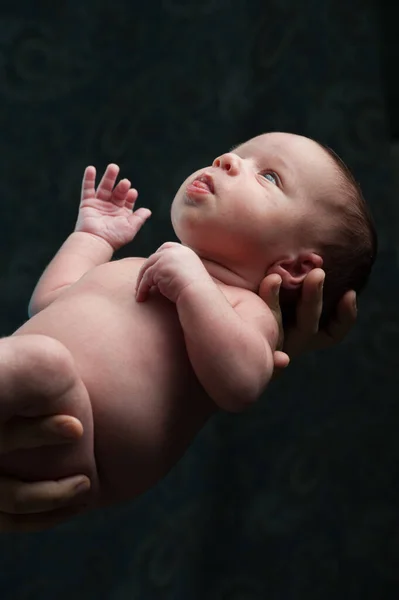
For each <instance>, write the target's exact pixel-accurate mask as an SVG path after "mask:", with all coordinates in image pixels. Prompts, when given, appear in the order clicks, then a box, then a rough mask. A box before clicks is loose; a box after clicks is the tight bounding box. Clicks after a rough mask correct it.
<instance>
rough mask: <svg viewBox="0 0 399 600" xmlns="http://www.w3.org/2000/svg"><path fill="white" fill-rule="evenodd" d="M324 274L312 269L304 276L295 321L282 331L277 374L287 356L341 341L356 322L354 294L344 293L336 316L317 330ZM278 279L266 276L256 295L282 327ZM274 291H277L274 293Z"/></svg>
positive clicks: (290, 356) (277, 358)
mask: <svg viewBox="0 0 399 600" xmlns="http://www.w3.org/2000/svg"><path fill="white" fill-rule="evenodd" d="M324 279H325V273H324V271H323V270H322V269H313V270H312V271H310V272H309V274H308V275H307V276H306V278H305V280H304V282H303V286H302V292H301V297H300V299H299V302H298V306H297V312H296V317H297V319H296V323H295V325H294V326H293V327H291V328H289V329H288V330H286V331H285V332H284V341H283V344H282V349H280V350H282V352H281V351H277V352H276V353H275V369H276V374H278V373H279V372H281V370H282V369H283V368H285V367H286V366H287V365H288V363H289V359H290V358H295V357H297V356H300V355H301V354H304V353H305V352H309V351H312V350H320V349H323V348H328V347H330V346H334V345H335V344H338V343H339V342H341V341H342V340H343V339H344V338H345V337H346V335H347V334H348V333H349V331H350V330H351V329H352V327H353V325H354V324H355V322H356V317H357V308H356V293H355V292H354V291H353V290H350V291H348V292H346V293H345V294H344V295H343V296H342V298H341V300H340V301H339V303H338V306H337V312H336V315H335V317H334V318H333V319H332V320H331V321H330V322H329V323H328V325H327V326H326V327H325V328H324V329H319V320H320V315H321V312H322V308H323V284H324ZM280 282H281V278H280V277H279V276H278V275H276V274H272V275H268V276H267V277H265V279H264V280H263V281H262V283H261V286H260V288H259V296H260V297H261V298H262V299H263V300H264V301H265V302H266V304H267V305H268V306H269V308H270V310H271V311H272V312H273V314H274V315H275V317H276V320H277V322H278V323H279V324H280V328H281V310H280V304H279V298H278V292H279V289H280V286H279V283H280ZM276 292H277V293H276Z"/></svg>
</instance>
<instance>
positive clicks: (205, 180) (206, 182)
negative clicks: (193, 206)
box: [191, 173, 215, 194]
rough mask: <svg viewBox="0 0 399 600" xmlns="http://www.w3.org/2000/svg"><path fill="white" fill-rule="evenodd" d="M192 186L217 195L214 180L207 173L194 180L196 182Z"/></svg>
mask: <svg viewBox="0 0 399 600" xmlns="http://www.w3.org/2000/svg"><path fill="white" fill-rule="evenodd" d="M191 185H193V186H194V187H197V188H199V189H202V190H206V191H208V192H210V193H211V194H214V193H215V186H214V184H213V179H212V177H211V176H210V175H208V174H207V173H203V174H202V175H200V176H199V177H197V178H196V179H194V181H193V183H192V184H191Z"/></svg>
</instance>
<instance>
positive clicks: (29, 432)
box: [0, 415, 83, 454]
mask: <svg viewBox="0 0 399 600" xmlns="http://www.w3.org/2000/svg"><path fill="white" fill-rule="evenodd" d="M82 435H83V426H82V424H81V422H80V421H79V420H78V419H76V418H75V417H70V416H68V415H55V416H51V417H44V418H42V417H31V418H24V417H16V418H14V419H11V420H10V421H7V422H6V423H4V424H2V425H1V427H0V454H5V453H7V452H13V451H15V450H24V449H27V448H39V447H41V446H53V445H58V444H68V443H73V442H74V441H77V440H78V439H79V438H81V437H82Z"/></svg>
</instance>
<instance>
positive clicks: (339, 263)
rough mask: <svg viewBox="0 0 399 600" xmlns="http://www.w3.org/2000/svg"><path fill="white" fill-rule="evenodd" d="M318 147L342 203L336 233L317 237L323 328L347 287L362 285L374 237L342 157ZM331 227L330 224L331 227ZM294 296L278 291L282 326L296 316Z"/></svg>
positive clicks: (373, 252) (374, 246)
mask: <svg viewBox="0 0 399 600" xmlns="http://www.w3.org/2000/svg"><path fill="white" fill-rule="evenodd" d="M316 143H318V144H319V146H321V147H322V148H323V149H324V150H325V151H326V152H327V153H328V155H329V156H330V158H331V159H332V160H333V161H334V163H335V166H336V169H337V175H338V186H339V193H341V194H342V195H343V197H344V198H345V199H346V202H344V203H343V206H342V213H341V216H340V217H339V218H338V220H337V224H336V235H335V236H334V235H332V236H331V237H330V238H329V239H326V240H325V241H323V239H321V240H320V243H319V245H320V254H321V256H322V258H323V269H324V271H325V273H326V278H325V283H324V291H323V312H322V315H321V319H320V327H324V326H325V325H326V324H327V323H328V322H329V321H330V319H331V318H332V317H333V316H334V313H335V311H336V307H337V303H338V301H339V300H340V299H341V297H342V296H343V294H344V293H345V292H346V291H348V290H355V292H356V294H357V295H358V294H359V293H360V292H361V291H362V290H363V289H364V287H365V286H366V284H367V281H368V279H369V276H370V273H371V269H372V267H373V264H374V262H375V259H376V255H377V249H378V240H377V232H376V229H375V225H374V222H373V218H372V216H371V212H370V210H369V208H368V206H367V204H366V202H365V200H364V197H363V194H362V190H361V188H360V185H359V184H358V182H357V181H356V179H355V178H354V176H353V174H352V173H351V171H350V170H349V168H348V167H347V166H346V164H345V163H344V162H343V160H342V159H341V158H340V157H339V156H338V155H337V154H336V153H335V152H334V151H333V150H331V148H329V147H328V146H324V145H323V144H320V143H319V142H316ZM333 228H334V226H333ZM297 298H298V295H297V294H296V295H295V297H294V296H293V295H290V294H285V293H284V290H282V292H281V310H282V314H283V323H284V325H285V326H287V325H292V324H293V323H294V322H295V319H296V303H297Z"/></svg>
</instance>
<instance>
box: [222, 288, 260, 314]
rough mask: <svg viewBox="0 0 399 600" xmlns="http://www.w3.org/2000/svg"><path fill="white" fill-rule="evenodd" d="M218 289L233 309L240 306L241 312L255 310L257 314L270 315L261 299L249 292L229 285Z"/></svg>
mask: <svg viewBox="0 0 399 600" xmlns="http://www.w3.org/2000/svg"><path fill="white" fill-rule="evenodd" d="M220 289H221V291H222V292H223V294H224V295H225V296H226V298H227V300H228V301H229V303H230V304H231V306H233V308H236V307H238V306H240V308H241V310H248V311H253V310H255V311H256V312H257V313H263V314H264V315H271V314H272V312H271V310H270V308H269V307H268V306H267V304H266V303H265V302H264V301H263V300H262V298H260V296H258V294H256V293H255V292H253V291H251V290H247V289H245V288H240V287H235V286H230V285H223V286H220Z"/></svg>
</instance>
